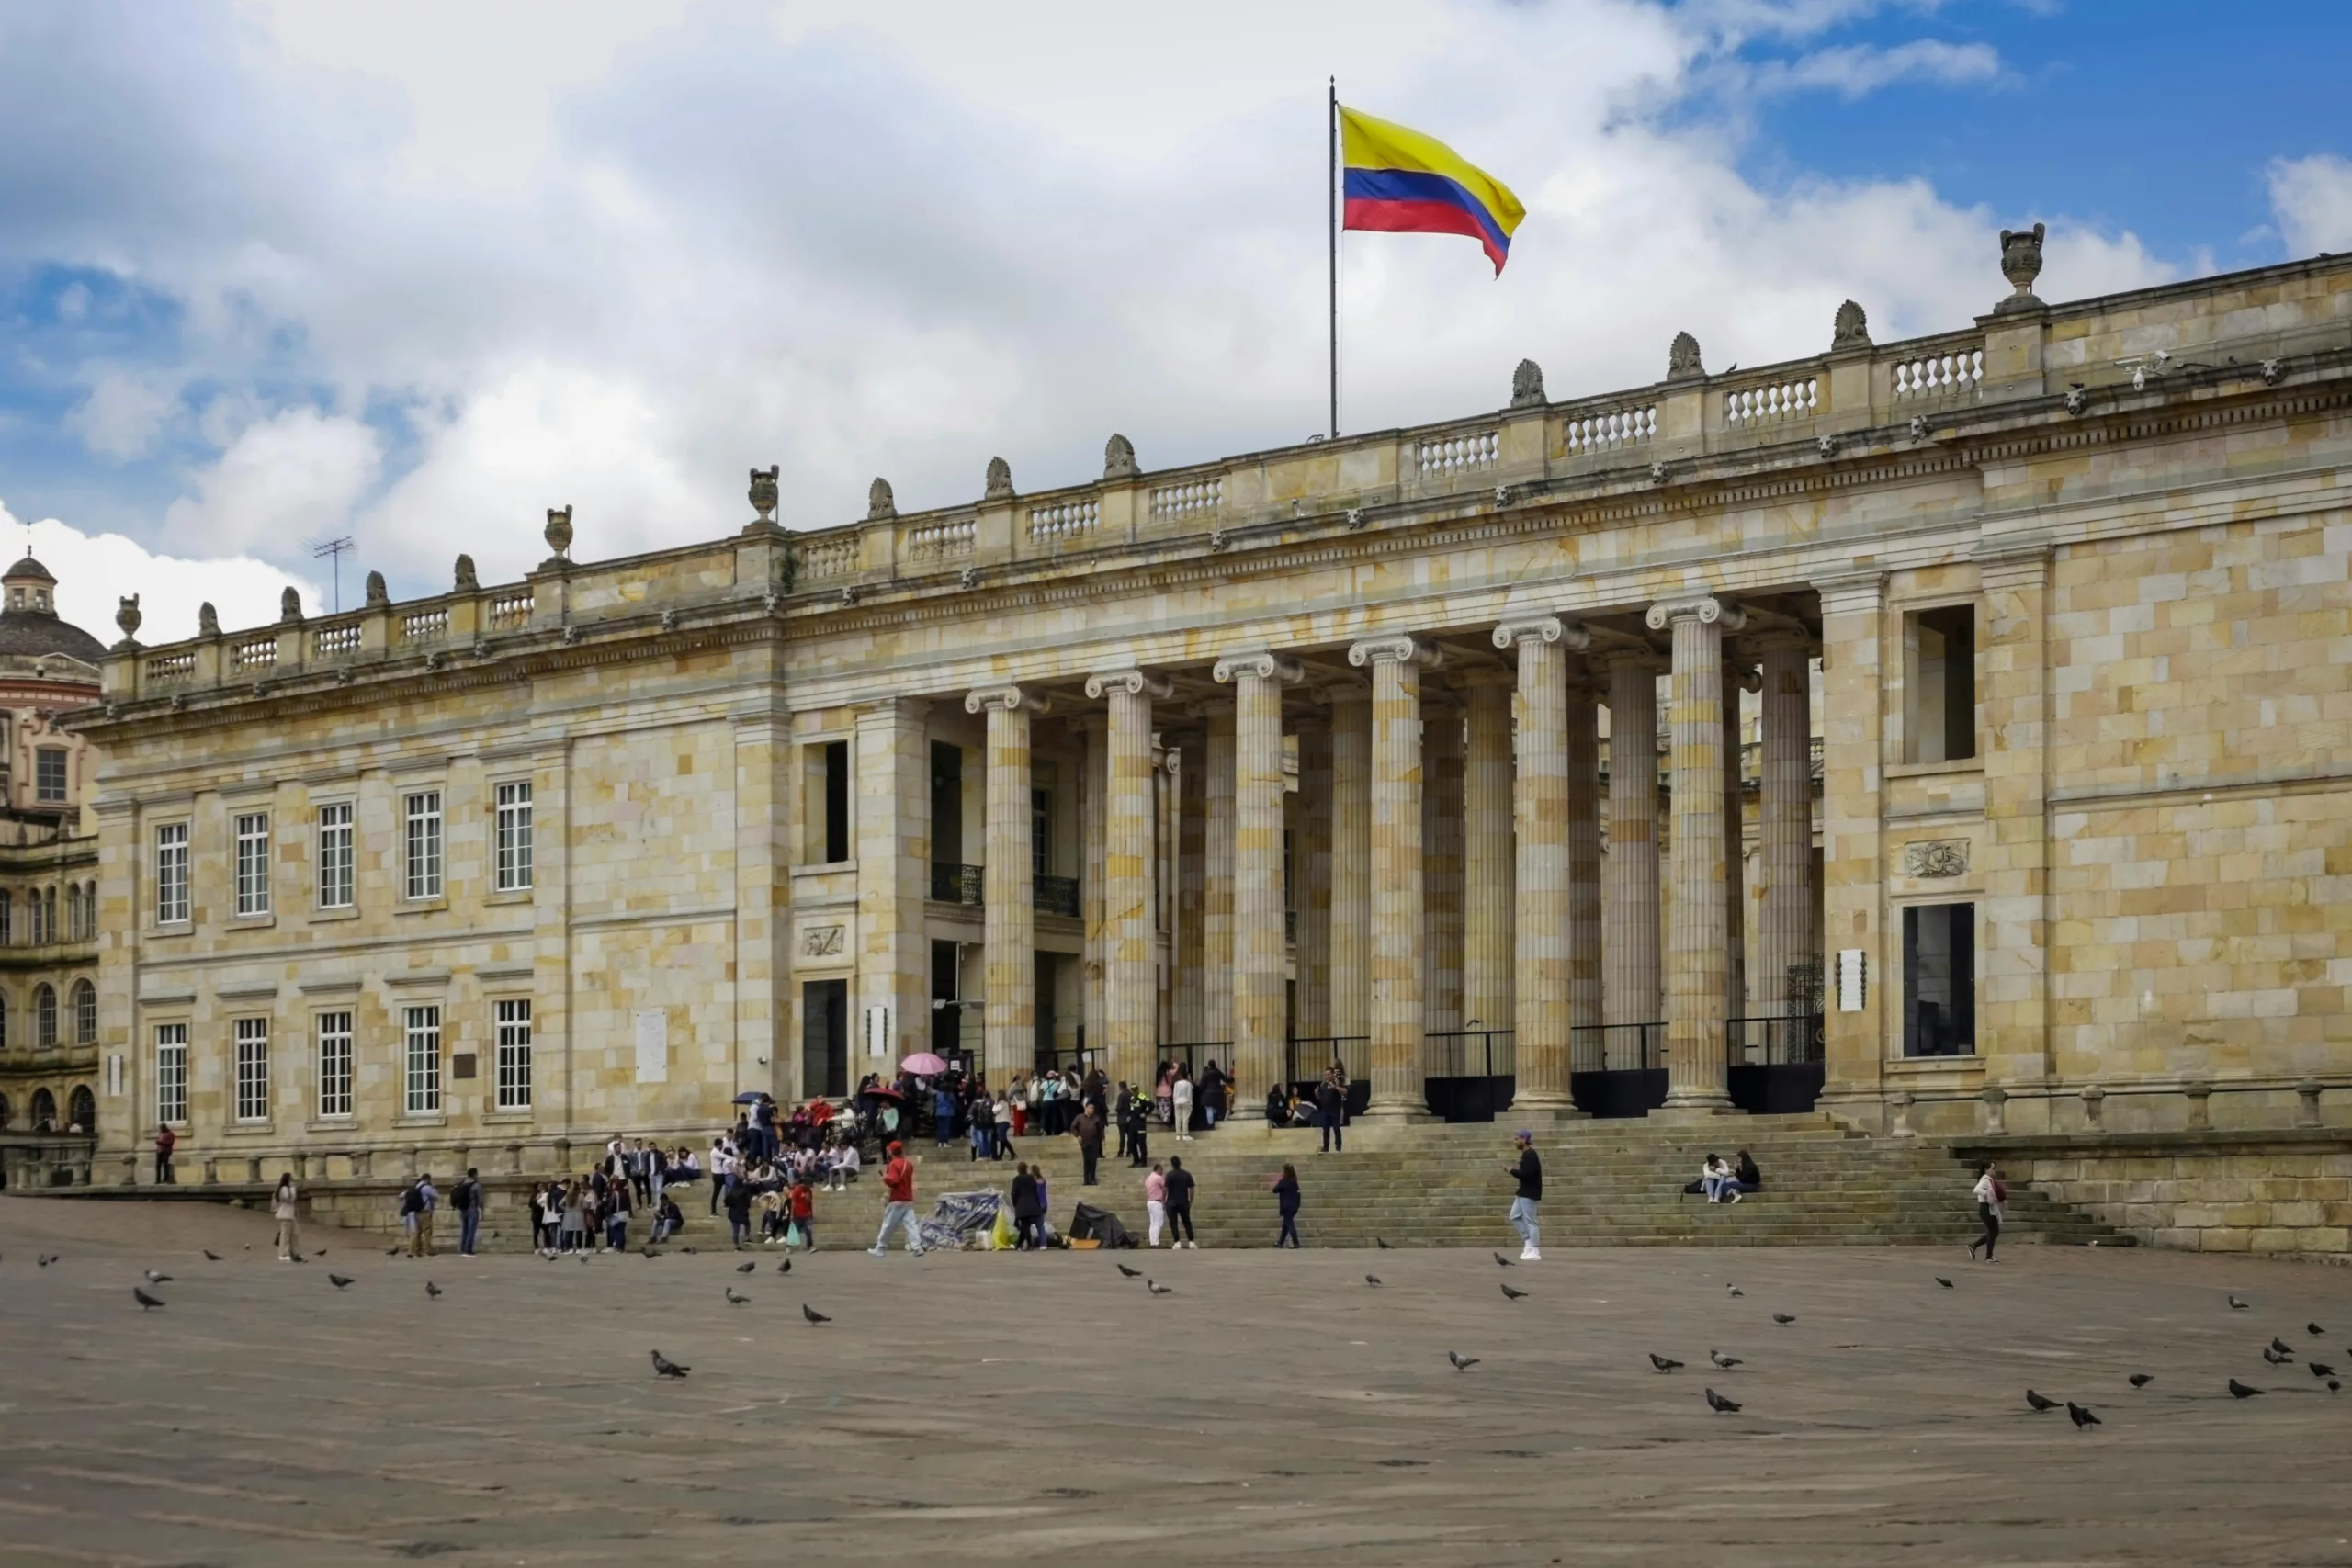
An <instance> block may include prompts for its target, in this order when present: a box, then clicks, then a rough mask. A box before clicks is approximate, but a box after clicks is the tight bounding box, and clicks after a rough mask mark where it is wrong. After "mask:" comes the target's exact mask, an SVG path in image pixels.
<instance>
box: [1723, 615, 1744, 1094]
mask: <svg viewBox="0 0 2352 1568" xmlns="http://www.w3.org/2000/svg"><path fill="white" fill-rule="evenodd" d="M1747 670H1748V665H1747V659H1746V658H1745V657H1744V656H1743V655H1742V654H1741V653H1740V651H1739V649H1737V648H1736V646H1734V645H1731V644H1725V645H1724V677H1723V702H1724V713H1723V726H1724V738H1723V756H1724V1017H1726V1018H1746V1017H1747V1012H1748V1007H1747V791H1746V790H1745V789H1743V788H1742V787H1741V784H1740V771H1739V758H1740V748H1741V744H1742V741H1743V739H1744V737H1743V736H1742V734H1741V731H1740V727H1739V692H1740V688H1741V687H1742V686H1744V685H1746V684H1747ZM1724 1059H1725V1060H1726V1061H1728V1060H1730V1059H1731V1058H1730V1057H1729V1056H1726V1057H1725V1058H1724Z"/></svg>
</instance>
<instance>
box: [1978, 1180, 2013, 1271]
mask: <svg viewBox="0 0 2352 1568" xmlns="http://www.w3.org/2000/svg"><path fill="white" fill-rule="evenodd" d="M1969 1196H1971V1197H1973V1198H1974V1199H1975V1200H1976V1217H1977V1218H1978V1219H1980V1220H1982V1221H1984V1222H1985V1234H1984V1235H1980V1236H1978V1237H1977V1238H1976V1239H1975V1240H1974V1241H1972V1242H1970V1243H1969V1244H1968V1256H1969V1257H1971V1258H1973V1257H1975V1256H1976V1249H1977V1248H1978V1247H1983V1248H1984V1249H1985V1262H1987V1263H1990V1262H1992V1261H1993V1248H1994V1247H1997V1246H1999V1245H2000V1241H2001V1221H2002V1219H2003V1218H2004V1214H2003V1212H2002V1205H2003V1204H2005V1203H2007V1201H2009V1189H2008V1187H2007V1184H2006V1183H2005V1182H2003V1181H2002V1180H2001V1168H2000V1166H1999V1165H1998V1164H1997V1163H1996V1162H1995V1161H1993V1160H1989V1159H1988V1160H1986V1161H1985V1163H1984V1164H1983V1165H1980V1166H1978V1167H1977V1168H1976V1187H1975V1190H1973V1192H1971V1193H1970V1194H1969Z"/></svg>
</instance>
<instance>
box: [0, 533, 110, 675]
mask: <svg viewBox="0 0 2352 1568" xmlns="http://www.w3.org/2000/svg"><path fill="white" fill-rule="evenodd" d="M0 585H5V586H6V597H5V598H0V659H39V658H40V656H41V655H42V654H44V653H62V654H64V655H65V656H66V657H68V658H69V659H78V660H82V661H83V662H85V663H87V664H96V663H97V662H98V660H102V659H104V658H105V657H106V656H107V648H106V644H104V643H102V642H100V641H99V640H98V639H97V638H96V637H92V636H91V635H90V634H89V633H88V632H85V631H84V630H83V629H82V628H81V627H79V626H74V625H72V624H71V623H69V622H66V621H61V620H59V619H58V618H57V605H56V598H55V595H54V594H53V593H52V592H51V590H53V589H54V588H55V587H56V586H57V579H56V578H55V577H53V576H51V574H50V570H49V568H47V567H45V566H43V565H41V564H40V562H39V561H37V560H35V559H33V558H32V554H31V552H30V551H28V552H26V555H25V558H24V559H22V560H20V561H18V562H17V564H16V565H14V566H12V567H10V568H9V569H8V570H7V572H6V574H5V575H0Z"/></svg>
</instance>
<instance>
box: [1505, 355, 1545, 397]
mask: <svg viewBox="0 0 2352 1568" xmlns="http://www.w3.org/2000/svg"><path fill="white" fill-rule="evenodd" d="M1510 406H1511V407H1513V408H1515V409H1540V408H1542V407H1543V406H1544V367H1542V366H1541V365H1538V364H1536V363H1535V361H1533V360H1532V359H1522V360H1521V361H1520V362H1519V368H1518V369H1516V370H1514V371H1512V372H1511V373H1510Z"/></svg>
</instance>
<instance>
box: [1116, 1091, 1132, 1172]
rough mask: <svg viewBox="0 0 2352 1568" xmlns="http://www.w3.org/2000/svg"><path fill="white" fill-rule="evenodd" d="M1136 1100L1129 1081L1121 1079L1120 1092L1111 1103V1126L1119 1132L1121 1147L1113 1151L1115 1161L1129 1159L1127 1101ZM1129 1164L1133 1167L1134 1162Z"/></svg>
mask: <svg viewBox="0 0 2352 1568" xmlns="http://www.w3.org/2000/svg"><path fill="white" fill-rule="evenodd" d="M1134 1098H1135V1096H1134V1094H1133V1093H1132V1092H1131V1091H1130V1090H1129V1089H1128V1088H1127V1080H1126V1079H1125V1078H1121V1079H1120V1080H1119V1092H1118V1094H1117V1095H1116V1096H1115V1097H1114V1099H1113V1100H1112V1101H1111V1124H1112V1125H1113V1126H1114V1127H1115V1128H1116V1129H1117V1130H1118V1134H1119V1146H1118V1147H1117V1148H1116V1149H1114V1150H1113V1151H1112V1157H1113V1158H1114V1159H1126V1157H1127V1101H1128V1100H1132V1099H1134ZM1128 1163H1129V1164H1131V1165H1132V1164H1133V1163H1134V1162H1133V1161H1132V1160H1129V1161H1128Z"/></svg>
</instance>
